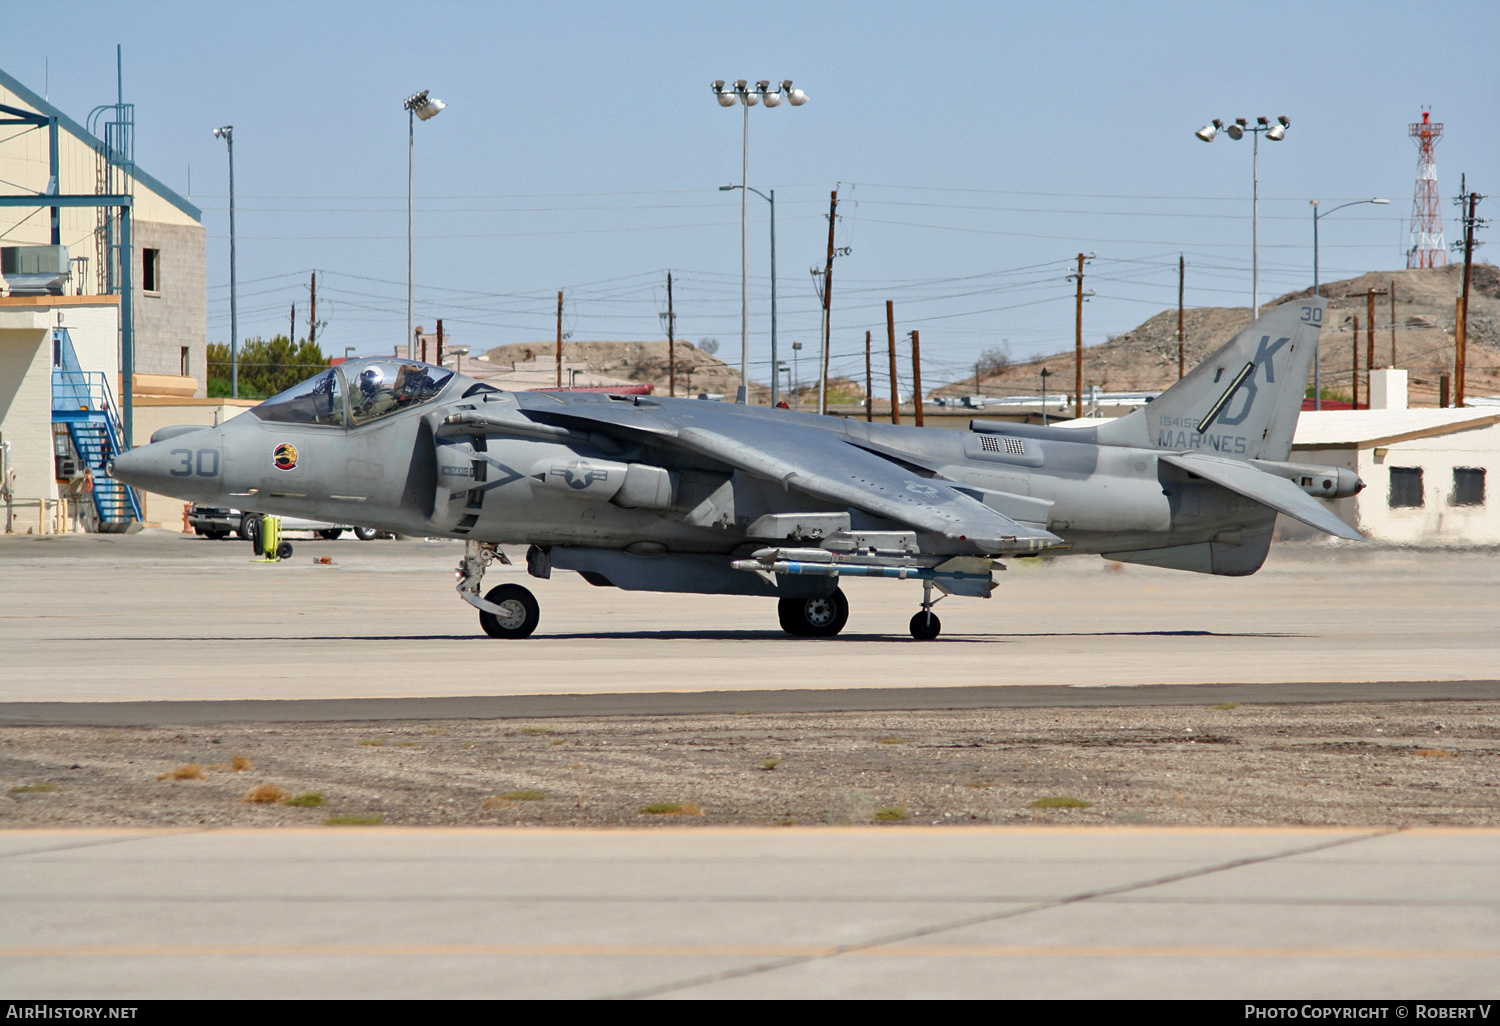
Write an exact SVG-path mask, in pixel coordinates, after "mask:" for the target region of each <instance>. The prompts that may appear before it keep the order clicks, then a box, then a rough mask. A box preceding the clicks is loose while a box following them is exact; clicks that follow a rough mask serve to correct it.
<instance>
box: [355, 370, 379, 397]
mask: <svg viewBox="0 0 1500 1026" xmlns="http://www.w3.org/2000/svg"><path fill="white" fill-rule="evenodd" d="M384 381H385V375H384V374H382V373H381V371H380V368H379V367H367V368H366V369H365V371H364V372H363V373H362V374H360V376H359V387H360V390H361V391H363V392H374V391H375V390H376V389H378V388H379V387H380V386H381V384H382V383H383V382H384Z"/></svg>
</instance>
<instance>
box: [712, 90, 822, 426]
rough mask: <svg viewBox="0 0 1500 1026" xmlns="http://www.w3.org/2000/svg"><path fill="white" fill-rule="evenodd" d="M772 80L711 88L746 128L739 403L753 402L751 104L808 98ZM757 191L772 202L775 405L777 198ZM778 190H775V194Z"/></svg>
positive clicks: (773, 386)
mask: <svg viewBox="0 0 1500 1026" xmlns="http://www.w3.org/2000/svg"><path fill="white" fill-rule="evenodd" d="M770 85H771V83H770V82H769V81H762V82H758V83H756V84H755V85H753V86H752V85H750V83H749V82H747V81H745V80H744V79H741V80H740V81H738V82H735V83H734V84H733V85H731V86H729V87H728V88H727V89H726V88H725V83H724V82H723V81H722V80H720V81H717V82H714V83H713V84H712V86H711V87H710V88H712V90H713V93H714V96H715V97H717V98H718V100H719V104H720V106H724V107H732V106H734V104H735V103H736V102H738V103H739V104H740V106H741V107H743V108H744V128H743V130H742V141H741V148H740V184H739V186H738V188H739V190H740V389H739V394H738V395H737V396H736V397H735V401H736V402H739V403H746V404H748V403H749V402H750V241H749V240H750V236H749V233H748V230H747V227H746V226H747V222H748V217H749V212H748V206H749V199H748V197H747V196H746V195H745V194H746V193H747V192H749V191H751V190H750V108H751V107H753V106H755V105H756V104H757V103H764V104H765V105H766V106H767V107H776V106H779V105H780V104H781V101H782V100H783V99H785V100H787V101H789V102H790V103H791V105H792V106H794V107H800V106H802V105H803V104H804V103H806V102H807V94H806V93H804V92H803V91H802V90H800V89H793V88H792V82H791V79H787V80H786V81H784V82H782V83H781V86H780V87H779V88H777V89H771V88H770ZM731 188H735V186H721V187H720V191H725V190H727V189H731ZM755 193H756V195H758V196H760V197H762V198H763V199H768V200H769V202H770V203H771V403H772V405H775V403H776V396H777V394H778V383H777V376H776V201H775V199H773V198H770V197H767V196H766V195H765V193H762V192H760V191H759V190H755ZM774 195H775V193H774V192H773V193H772V196H773V197H774Z"/></svg>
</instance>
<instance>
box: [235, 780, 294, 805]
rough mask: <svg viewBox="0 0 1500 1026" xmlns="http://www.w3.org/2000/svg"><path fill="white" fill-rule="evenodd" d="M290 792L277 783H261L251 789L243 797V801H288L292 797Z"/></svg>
mask: <svg viewBox="0 0 1500 1026" xmlns="http://www.w3.org/2000/svg"><path fill="white" fill-rule="evenodd" d="M290 797H291V794H290V793H289V792H286V791H283V790H282V789H281V788H279V787H277V786H276V785H275V784H260V785H258V786H256V787H252V788H251V789H250V793H249V794H247V795H245V797H243V798H241V799H240V801H242V802H252V803H254V804H256V805H270V804H271V803H272V802H281V801H286V799H288V798H290Z"/></svg>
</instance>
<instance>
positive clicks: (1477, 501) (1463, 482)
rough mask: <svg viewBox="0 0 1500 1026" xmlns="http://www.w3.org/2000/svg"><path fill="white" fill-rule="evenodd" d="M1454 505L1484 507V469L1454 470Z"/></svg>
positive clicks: (1464, 468)
mask: <svg viewBox="0 0 1500 1026" xmlns="http://www.w3.org/2000/svg"><path fill="white" fill-rule="evenodd" d="M1453 505H1455V506H1483V505H1484V468H1483V467H1454V468H1453Z"/></svg>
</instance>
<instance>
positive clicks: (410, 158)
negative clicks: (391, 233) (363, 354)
mask: <svg viewBox="0 0 1500 1026" xmlns="http://www.w3.org/2000/svg"><path fill="white" fill-rule="evenodd" d="M416 139H417V113H416V110H415V109H414V108H413V107H412V106H411V104H410V102H408V103H407V106H406V346H407V349H406V355H407V357H408V358H410V357H411V355H412V353H411V346H412V344H413V340H414V339H415V338H416V334H415V332H416V327H415V315H414V313H413V310H412V307H413V295H414V292H415V289H414V287H413V285H412V262H413V261H412V249H413V245H412V238H413V234H414V222H415V218H414V216H413V214H412V208H413V206H414V204H413V202H412V199H413V195H414V193H415V185H414V182H415V179H416V163H415V161H416Z"/></svg>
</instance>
